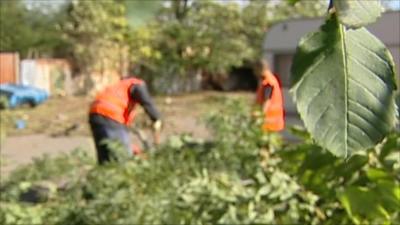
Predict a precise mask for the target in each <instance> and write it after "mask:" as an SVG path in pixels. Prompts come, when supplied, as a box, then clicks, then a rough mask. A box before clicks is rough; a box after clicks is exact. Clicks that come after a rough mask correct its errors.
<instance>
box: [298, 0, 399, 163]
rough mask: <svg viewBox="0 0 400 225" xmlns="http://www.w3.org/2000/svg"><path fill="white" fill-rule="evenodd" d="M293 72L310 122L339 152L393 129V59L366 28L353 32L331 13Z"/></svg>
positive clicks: (362, 146)
mask: <svg viewBox="0 0 400 225" xmlns="http://www.w3.org/2000/svg"><path fill="white" fill-rule="evenodd" d="M346 2H347V1H346ZM365 4H367V3H365ZM368 4H369V3H368ZM371 7H372V6H371ZM336 10H337V11H338V13H339V11H340V10H343V9H339V8H337V9H336ZM339 15H340V14H339ZM339 19H340V16H339ZM291 70H292V79H293V84H292V85H293V86H292V89H291V93H292V95H293V97H294V100H295V101H296V104H297V108H298V110H299V113H300V115H301V117H302V119H303V121H304V123H305V126H306V128H307V129H308V130H309V131H310V133H311V135H312V136H313V138H314V139H315V140H316V141H317V142H318V143H319V144H320V145H321V146H323V147H324V148H326V149H328V150H329V151H331V152H332V153H333V154H335V155H337V156H344V157H347V156H350V155H351V154H353V153H355V152H357V151H361V150H366V149H368V148H370V147H373V146H375V145H376V144H377V143H379V142H380V141H382V139H383V138H384V137H385V136H386V135H387V134H388V133H389V132H390V131H391V130H393V128H394V126H395V124H396V121H397V119H396V106H395V89H396V84H395V71H394V63H393V59H392V56H391V55H390V53H389V51H388V50H387V49H386V47H385V46H384V45H383V44H382V43H381V42H380V41H379V40H378V39H377V38H376V37H374V36H373V35H372V34H371V33H369V32H368V31H367V30H366V29H365V28H360V29H357V30H347V29H346V28H345V27H344V26H343V25H342V24H340V23H339V21H338V18H337V15H336V14H332V15H330V16H329V18H328V19H327V21H326V24H325V25H323V26H322V27H321V29H320V30H319V31H318V32H313V33H310V34H307V35H306V36H305V37H304V38H302V39H301V40H300V43H299V46H298V49H297V53H296V54H295V57H294V62H293V65H292V69H291ZM333 121H335V122H333Z"/></svg>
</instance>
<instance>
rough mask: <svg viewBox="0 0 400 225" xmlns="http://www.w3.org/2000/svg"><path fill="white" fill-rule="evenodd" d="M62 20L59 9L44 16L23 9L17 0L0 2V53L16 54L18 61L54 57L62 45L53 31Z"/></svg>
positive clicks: (40, 13) (22, 5) (60, 39)
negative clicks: (29, 58) (19, 59)
mask: <svg viewBox="0 0 400 225" xmlns="http://www.w3.org/2000/svg"><path fill="white" fill-rule="evenodd" d="M63 19H64V17H63V12H62V10H61V9H60V10H49V11H48V12H47V13H44V12H42V11H40V10H38V9H36V8H34V9H27V8H26V6H25V4H24V3H23V2H22V1H21V0H15V1H0V21H1V35H0V51H6V52H19V53H20V55H21V57H22V58H25V57H33V56H35V57H38V56H49V55H53V56H58V55H59V54H60V53H61V52H62V51H63V50H62V49H61V48H62V47H65V46H66V43H65V42H64V41H63V40H62V38H61V33H60V32H59V31H58V30H57V29H56V24H57V23H58V22H61V21H62V20H63Z"/></svg>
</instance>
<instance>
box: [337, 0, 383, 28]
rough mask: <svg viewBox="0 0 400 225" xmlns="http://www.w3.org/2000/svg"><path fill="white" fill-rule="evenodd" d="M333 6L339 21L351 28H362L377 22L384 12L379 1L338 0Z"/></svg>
mask: <svg viewBox="0 0 400 225" xmlns="http://www.w3.org/2000/svg"><path fill="white" fill-rule="evenodd" d="M333 5H334V6H335V8H336V10H337V13H338V19H339V21H340V22H341V23H342V24H343V25H346V26H347V27H350V28H360V27H363V26H365V25H368V24H370V23H373V22H375V21H376V19H377V18H378V17H380V16H381V13H382V11H383V7H382V5H381V3H380V1H379V0H369V1H363V0H336V1H333Z"/></svg>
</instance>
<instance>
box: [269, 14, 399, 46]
mask: <svg viewBox="0 0 400 225" xmlns="http://www.w3.org/2000/svg"><path fill="white" fill-rule="evenodd" d="M323 22H324V18H314V19H294V20H288V21H284V22H281V23H278V24H276V25H274V26H272V27H271V29H269V31H268V32H267V34H266V37H265V41H264V46H263V49H264V51H266V52H294V51H295V50H296V47H297V44H298V42H299V40H300V38H301V37H302V36H304V35H305V34H307V33H309V32H312V31H316V30H317V29H318V28H319V27H320V26H321V25H322V24H323ZM399 22H400V11H391V12H386V13H384V14H383V15H382V16H381V17H380V18H378V20H377V22H376V23H373V24H370V25H369V26H367V29H368V30H369V31H370V32H371V33H373V34H374V35H375V36H377V37H378V38H379V39H380V40H381V41H382V42H383V43H384V44H385V45H387V46H399V45H400V27H399Z"/></svg>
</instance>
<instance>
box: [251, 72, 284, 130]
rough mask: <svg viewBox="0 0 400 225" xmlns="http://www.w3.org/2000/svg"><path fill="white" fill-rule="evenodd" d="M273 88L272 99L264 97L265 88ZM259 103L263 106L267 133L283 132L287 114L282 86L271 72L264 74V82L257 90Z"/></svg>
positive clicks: (264, 125) (264, 126) (264, 127)
mask: <svg viewBox="0 0 400 225" xmlns="http://www.w3.org/2000/svg"><path fill="white" fill-rule="evenodd" d="M268 86H270V87H271V88H272V93H271V97H270V98H269V99H266V98H267V97H265V96H264V92H265V88H267V87H268ZM257 103H259V104H260V105H262V106H263V112H264V124H263V126H262V128H263V130H265V131H281V130H283V129H284V128H285V116H284V115H285V112H284V105H283V104H284V102H283V94H282V89H281V85H280V83H279V81H278V79H277V77H276V76H274V75H273V74H272V73H271V72H269V71H266V72H264V73H263V80H262V82H261V85H260V87H259V88H258V90H257Z"/></svg>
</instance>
